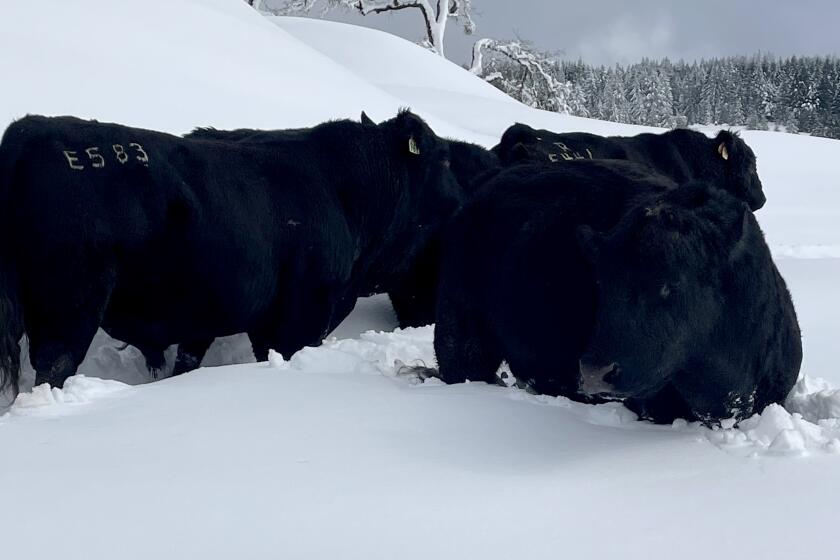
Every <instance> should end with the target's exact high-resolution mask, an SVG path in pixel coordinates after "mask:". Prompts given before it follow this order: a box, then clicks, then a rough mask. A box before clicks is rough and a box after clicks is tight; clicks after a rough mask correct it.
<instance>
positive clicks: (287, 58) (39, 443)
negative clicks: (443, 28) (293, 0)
mask: <svg viewBox="0 0 840 560" xmlns="http://www.w3.org/2000/svg"><path fill="white" fill-rule="evenodd" d="M0 53H2V54H0V76H3V80H2V83H0V127H5V125H6V124H7V123H8V122H10V121H11V120H12V119H14V118H17V117H20V116H22V115H24V114H26V113H46V114H75V115H78V116H83V117H90V118H98V119H100V120H106V121H116V122H122V123H126V124H131V125H136V126H143V127H148V128H155V129H161V130H166V131H170V132H175V133H182V132H185V131H187V130H189V129H191V128H193V127H194V126H199V125H212V126H217V127H242V126H249V127H260V128H284V127H295V126H309V125H312V124H315V123H317V122H321V121H323V120H326V119H329V118H337V117H351V118H358V115H359V113H360V112H361V111H362V110H365V111H367V112H368V113H369V114H370V115H371V116H373V117H374V118H376V119H384V118H387V117H389V116H391V115H393V114H394V113H395V112H396V110H397V108H398V107H401V106H410V107H411V108H412V109H414V110H415V111H417V112H418V113H420V114H422V115H424V116H425V117H426V118H427V119H428V120H429V122H430V124H431V125H432V126H433V128H435V130H436V131H437V132H438V133H440V134H443V135H448V136H453V137H458V138H463V139H466V140H470V141H474V142H478V143H481V144H484V145H488V146H489V145H492V144H494V143H495V142H496V139H497V138H498V136H499V135H500V134H501V132H502V131H503V130H504V129H505V128H506V127H507V126H508V125H510V124H511V123H513V122H515V121H520V122H526V123H529V124H531V125H533V126H537V127H541V128H550V129H554V130H558V131H563V130H582V131H589V132H594V133H599V134H634V133H636V132H639V131H641V130H643V129H642V128H640V127H631V126H625V125H618V124H614V123H605V122H600V121H592V120H587V119H580V118H574V117H566V116H561V115H556V114H551V113H545V112H541V111H535V110H532V109H529V108H527V107H524V106H522V105H520V104H518V103H516V102H514V101H512V100H510V99H509V98H507V97H505V96H504V95H502V94H501V93H499V92H498V91H496V90H495V89H494V88H492V87H490V86H488V85H487V84H485V83H483V82H482V81H481V80H479V79H477V78H475V77H473V76H471V75H470V74H468V73H467V72H465V71H463V70H461V69H460V68H458V67H457V66H455V65H453V64H450V63H448V62H446V61H444V60H442V59H440V58H439V57H437V56H434V55H432V54H430V53H428V52H426V51H424V50H423V49H421V48H419V47H417V46H415V45H412V44H410V43H407V42H405V41H402V40H400V39H397V38H395V37H392V36H389V35H386V34H383V33H379V32H376V31H372V30H367V29H360V28H355V27H349V26H344V25H340V24H336V23H329V22H323V21H317V20H304V19H291V18H289V19H284V18H273V19H265V18H262V17H260V16H259V15H258V14H256V13H254V12H253V11H252V10H251V9H249V8H248V7H247V6H246V5H245V3H244V2H242V1H241V0H144V2H142V3H136V2H113V1H106V0H75V1H74V2H66V1H64V0H43V1H40V2H12V1H11V0H3V1H2V2H0ZM710 132H711V130H710ZM744 137H745V139H746V140H747V142H748V143H749V144H750V145H751V146H752V147H753V148H754V149H755V151H756V154H757V155H758V159H759V173H760V174H761V176H762V178H763V181H764V185H765V191H766V193H767V197H768V203H767V206H766V207H765V208H764V209H762V210H761V211H760V212H759V213H758V218H759V221H760V222H761V224H762V226H763V227H764V229H765V232H766V235H767V239H768V242H769V243H770V245H771V248H772V249H773V252H774V254H775V255H776V257H777V259H778V263H779V267H780V269H781V271H782V273H783V275H784V276H785V278H786V279H787V280H788V283H789V285H790V288H791V290H792V293H793V297H794V302H795V304H796V306H797V310H798V312H799V317H800V323H801V325H802V330H803V336H804V345H805V361H804V364H803V373H804V374H805V375H806V376H807V377H806V378H805V379H803V381H801V382H800V384H799V385H798V386H797V388H796V389H795V391H794V393H793V394H792V395H791V398H790V399H789V401H788V403H787V408H788V410H785V409H783V408H781V407H771V408H769V409H768V410H767V411H765V412H764V414H762V415H761V416H760V417H755V418H753V419H751V420H749V421H747V422H744V423H742V425H741V426H740V427H739V428H738V429H734V428H731V427H727V428H726V429H722V430H716V431H711V430H708V429H705V428H701V427H699V426H689V425H680V424H677V425H675V426H652V425H649V424H645V423H640V422H637V421H635V419H634V417H633V415H632V414H631V413H630V412H628V411H627V410H626V409H624V408H623V407H621V406H619V405H604V406H598V407H592V406H584V405H579V404H575V403H571V402H569V401H567V400H565V399H552V398H544V397H535V396H531V395H527V394H525V393H523V392H521V391H518V390H515V389H504V388H501V387H490V386H487V385H484V384H475V383H474V384H467V385H459V386H443V385H440V384H438V383H434V382H429V381H427V382H426V383H423V384H418V383H417V382H416V380H415V379H412V378H411V377H410V376H406V375H402V374H401V373H400V365H401V364H408V365H413V364H416V363H425V364H429V363H430V362H431V361H432V360H433V353H432V346H431V340H432V339H431V336H432V332H431V329H430V328H424V329H416V330H409V331H405V332H399V331H397V332H394V333H390V334H383V333H364V331H366V330H368V329H377V330H385V331H391V330H393V327H394V319H393V314H392V312H391V310H390V306H389V305H388V302H387V299H386V298H383V297H381V296H379V297H374V298H368V299H366V300H363V301H362V302H360V304H359V305H358V306H357V309H356V311H355V312H354V314H353V315H351V317H349V318H348V319H347V321H345V322H344V323H343V324H342V325H341V326H340V327H339V328H338V329H337V331H336V332H335V333H334V335H335V336H336V337H338V339H341V340H331V341H329V342H328V343H327V344H325V345H324V346H322V347H320V348H318V349H306V350H304V351H302V352H300V353H299V354H297V355H296V356H294V357H293V358H292V359H291V360H289V361H283V360H282V359H280V358H279V357H277V356H275V357H274V358H273V359H272V361H271V362H270V363H268V364H265V363H264V364H245V365H238V366H225V367H211V368H204V369H201V370H198V371H195V372H192V373H189V374H187V375H184V376H182V377H180V378H175V379H166V380H163V381H159V382H157V383H150V384H145V385H136V386H129V385H124V384H122V383H119V382H117V381H104V380H100V379H96V378H95V377H103V378H109V379H116V380H121V381H126V382H129V383H132V384H134V383H138V382H143V381H148V378H147V374H146V373H145V371H144V370H143V368H142V361H141V360H140V358H139V356H138V355H137V353H136V351H135V350H133V349H132V348H127V349H123V350H121V349H120V347H119V345H117V344H116V343H115V342H114V341H111V340H109V339H108V338H107V337H106V336H105V335H104V334H100V335H99V337H98V338H97V340H96V341H95V344H94V345H93V346H92V348H91V352H90V353H89V356H88V359H87V360H86V362H85V364H83V366H82V368H81V372H82V373H84V374H86V375H87V377H83V376H78V377H76V378H73V379H71V381H70V382H68V384H67V386H66V387H65V388H64V390H55V389H52V390H51V389H48V388H45V387H39V388H36V390H35V391H33V392H32V393H26V394H23V395H21V397H19V399H18V401H17V403H16V404H15V405H14V406H13V407H12V409H11V410H10V411H9V412H8V413H7V414H6V415H5V416H3V417H2V418H0V480H3V481H5V482H6V484H5V489H4V492H3V500H2V506H0V542H2V545H0V549H2V551H3V552H2V554H3V557H4V558H5V557H8V558H17V557H25V558H53V557H56V558H62V559H64V558H80V559H81V558H84V559H86V560H88V559H98V558H109V559H111V558H120V559H123V558H125V559H133V558H137V559H141V558H142V559H143V560H148V559H149V558H153V557H156V558H161V557H162V558H175V557H178V558H202V559H215V558H219V559H229V558H277V557H282V558H287V557H288V558H395V557H399V558H403V559H412V558H423V559H424V560H426V559H428V558H450V557H456V556H457V557H459V558H477V557H481V558H483V559H492V558H509V557H522V558H549V557H550V558H556V557H565V556H570V557H574V558H603V557H607V556H608V555H609V556H611V557H612V556H615V557H626V558H643V557H644V558H672V557H674V556H679V557H681V558H707V557H710V556H712V555H715V556H720V555H721V554H726V555H731V556H732V557H742V558H759V557H761V558H783V557H790V556H793V555H796V556H797V557H805V556H809V555H810V556H814V555H816V557H819V558H823V557H830V556H833V555H836V554H837V551H838V548H840V547H838V545H837V544H836V543H835V542H834V541H833V539H832V538H831V535H834V534H835V531H836V526H837V523H838V521H840V439H838V438H840V420H838V418H840V392H838V391H837V389H836V388H837V387H840V369H838V368H837V367H836V366H835V360H834V352H833V351H834V349H835V345H836V340H835V337H836V329H835V326H834V325H835V324H836V316H837V314H838V312H839V311H840V291H839V290H837V288H836V286H837V283H838V280H840V171H838V168H837V161H838V160H840V142H837V141H831V140H823V139H819V138H811V137H805V136H793V135H787V134H779V133H770V132H745V133H744ZM3 211H9V210H8V209H3ZM252 359H253V357H252V356H251V355H250V351H249V348H248V345H247V341H246V340H245V339H244V338H243V337H230V338H228V339H224V340H222V341H218V342H217V343H216V345H215V346H214V348H213V349H212V351H211V353H210V355H209V356H208V358H207V359H206V360H205V365H215V364H219V363H226V362H227V363H229V362H232V361H236V362H242V361H250V360H252ZM817 378H824V379H825V381H819V380H818V379H817Z"/></svg>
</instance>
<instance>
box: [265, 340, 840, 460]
mask: <svg viewBox="0 0 840 560" xmlns="http://www.w3.org/2000/svg"><path fill="white" fill-rule="evenodd" d="M433 342H434V331H433V329H432V327H423V328H418V329H404V330H401V329H397V330H395V331H394V332H391V333H385V332H375V331H369V332H366V333H362V334H361V335H360V336H359V338H358V339H350V340H337V339H335V338H333V339H330V340H327V341H325V342H324V344H323V345H321V346H319V347H317V348H304V349H303V350H301V351H300V352H297V353H296V354H294V355H293V356H292V357H291V358H290V359H289V360H285V359H284V358H283V357H282V356H281V355H280V354H277V353H276V352H272V353H271V355H270V358H269V363H270V364H271V365H272V366H273V367H274V368H276V369H278V370H282V371H295V372H298V373H304V374H306V373H309V374H313V375H314V374H318V373H353V374H366V375H370V374H380V375H385V376H389V377H400V376H401V374H402V371H403V366H405V365H408V366H424V367H434V366H435V365H436V362H435V358H434V348H433ZM409 381H416V380H415V379H413V378H409ZM426 383H430V384H440V382H439V381H438V380H435V379H429V380H426ZM508 391H509V393H508V395H509V397H510V398H512V399H515V400H518V401H527V402H532V403H535V404H541V405H550V406H559V407H562V408H564V409H567V410H568V411H570V412H572V413H573V414H575V415H576V416H578V417H579V418H580V419H581V420H582V421H584V422H587V423H590V424H593V425H597V426H612V427H618V426H623V427H629V426H631V425H632V426H634V427H635V428H636V429H641V430H644V429H651V430H657V429H658V428H659V427H656V426H652V425H650V424H648V423H644V422H637V420H638V418H637V416H636V415H635V414H634V413H633V412H631V411H629V410H627V409H626V408H625V407H624V406H622V405H621V404H619V403H608V404H603V405H596V406H593V405H585V404H581V403H576V402H573V401H570V400H569V399H567V398H564V397H548V396H544V395H530V394H528V393H526V392H524V391H521V390H519V389H515V388H509V389H508ZM786 406H787V408H788V409H787V410H786V409H785V408H783V407H782V406H780V405H778V404H772V405H770V406H768V407H767V408H766V409H765V410H764V411H763V412H762V413H761V414H755V415H753V416H752V417H751V418H748V419H746V420H743V421H741V422H740V423H739V424H738V425H737V427H736V426H735V422H734V421H729V422H723V423H722V424H723V426H722V427H721V428H714V429H710V428H707V427H705V426H703V425H702V424H700V423H693V424H691V425H689V424H688V423H686V422H685V421H677V422H675V423H674V426H673V429H674V430H676V431H678V432H683V433H688V434H695V433H698V432H699V433H700V434H702V435H703V436H704V437H705V438H706V439H707V440H708V441H709V442H710V443H712V444H714V445H715V446H717V447H719V448H721V449H724V450H726V451H728V452H732V453H735V454H737V455H744V456H747V455H749V456H758V455H805V454H808V453H810V452H817V451H822V452H826V453H831V454H836V453H840V389H833V388H832V387H831V386H830V384H828V383H827V382H826V381H824V380H821V379H810V378H808V377H805V378H803V379H802V380H801V381H799V383H797V385H796V387H795V388H794V389H793V391H792V392H791V395H790V397H789V398H788V401H787V405H786Z"/></svg>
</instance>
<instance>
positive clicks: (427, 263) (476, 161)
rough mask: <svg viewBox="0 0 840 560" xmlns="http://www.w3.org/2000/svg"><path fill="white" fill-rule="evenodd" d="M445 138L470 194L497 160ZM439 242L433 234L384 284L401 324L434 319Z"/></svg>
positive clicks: (416, 324) (474, 147)
mask: <svg viewBox="0 0 840 560" xmlns="http://www.w3.org/2000/svg"><path fill="white" fill-rule="evenodd" d="M448 142H449V157H450V162H451V169H452V174H453V175H454V176H455V179H457V181H458V183H459V184H460V185H461V187H462V188H463V190H464V195H465V196H467V197H469V196H470V195H471V194H472V193H473V191H474V190H475V189H476V188H478V186H479V185H480V184H481V183H482V181H483V179H484V178H485V177H486V176H489V175H490V174H491V173H492V172H493V170H495V169H496V168H498V166H499V160H498V158H497V157H496V156H495V154H493V153H492V152H490V151H489V150H487V149H485V148H483V147H481V146H478V145H475V144H471V143H469V142H461V141H457V140H449V141H448ZM441 242H442V241H441V238H440V236H439V235H438V236H435V237H434V238H433V239H432V240H431V241H430V242H429V244H428V245H427V247H426V248H425V249H424V250H423V251H422V252H421V253H420V254H419V255H418V256H417V259H415V261H414V262H413V263H412V265H411V268H410V269H409V271H408V272H407V273H406V274H404V275H402V276H400V277H399V278H396V279H394V281H392V282H390V283H389V284H388V285H387V286H386V288H387V292H388V297H389V298H390V299H391V304H392V305H393V306H394V312H395V313H396V314H397V320H398V321H399V324H400V327H403V328H405V327H420V326H423V325H430V324H432V323H434V322H435V302H436V301H437V283H438V274H439V271H440V251H441Z"/></svg>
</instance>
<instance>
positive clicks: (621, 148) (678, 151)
mask: <svg viewBox="0 0 840 560" xmlns="http://www.w3.org/2000/svg"><path fill="white" fill-rule="evenodd" d="M493 152H494V153H495V154H496V155H497V156H498V157H499V160H500V161H501V162H502V164H503V165H506V166H509V165H515V164H519V163H526V162H531V163H536V162H566V161H572V160H576V159H626V160H629V161H633V162H636V163H640V164H645V165H648V166H650V168H651V169H652V170H654V171H655V172H657V173H660V174H662V175H666V176H668V177H670V178H671V179H673V180H674V181H676V182H677V183H685V182H687V181H691V180H701V181H708V182H709V183H711V184H714V185H717V186H718V187H719V188H722V189H724V190H727V191H729V192H730V193H731V194H732V195H733V196H735V197H737V198H740V199H741V200H743V201H744V202H746V203H747V204H748V205H749V206H750V209H751V210H758V209H759V208H761V207H762V206H764V203H765V201H766V198H765V196H764V192H763V190H762V186H761V180H760V179H759V177H758V172H757V171H756V163H755V154H754V153H753V151H752V150H751V149H750V147H749V146H747V144H746V143H745V142H744V141H743V140H742V139H741V138H740V137H739V136H738V135H737V134H734V133H732V132H729V131H726V130H723V131H721V132H719V133H718V135H717V137H716V138H715V139H711V138H708V137H707V136H706V135H704V134H702V133H700V132H696V131H694V130H688V129H681V128H678V129H675V130H670V131H668V132H664V133H662V134H639V135H637V136H608V137H604V136H596V135H595V134H587V133H584V132H570V133H565V134H558V133H555V132H551V131H549V130H536V129H533V128H531V127H530V126H528V125H525V124H520V123H517V124H515V125H513V126H511V127H510V128H508V129H507V130H506V131H505V133H504V134H503V135H502V138H501V141H500V142H499V144H498V145H496V146H495V147H493Z"/></svg>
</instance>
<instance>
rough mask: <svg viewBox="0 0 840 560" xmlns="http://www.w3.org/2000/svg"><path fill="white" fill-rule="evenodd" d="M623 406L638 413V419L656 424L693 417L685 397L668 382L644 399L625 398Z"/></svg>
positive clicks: (691, 418)
mask: <svg viewBox="0 0 840 560" xmlns="http://www.w3.org/2000/svg"><path fill="white" fill-rule="evenodd" d="M624 406H626V407H627V408H629V409H630V410H632V411H633V412H635V413H636V414H638V415H639V418H640V419H642V420H649V421H651V422H654V423H656V424H670V423H672V422H673V421H674V420H676V419H677V418H684V419H687V420H693V419H694V414H693V413H692V412H691V409H690V408H689V406H688V404H687V403H686V402H685V399H683V398H682V395H680V393H679V392H678V391H677V390H676V389H675V388H674V386H673V385H672V384H670V383H669V384H668V385H666V386H665V387H664V388H663V389H661V390H660V391H659V392H657V393H656V394H655V395H653V396H651V397H648V398H646V399H627V400H625V401H624Z"/></svg>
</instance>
